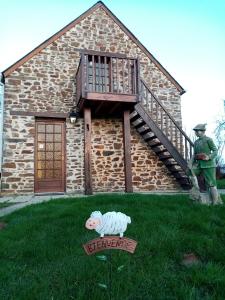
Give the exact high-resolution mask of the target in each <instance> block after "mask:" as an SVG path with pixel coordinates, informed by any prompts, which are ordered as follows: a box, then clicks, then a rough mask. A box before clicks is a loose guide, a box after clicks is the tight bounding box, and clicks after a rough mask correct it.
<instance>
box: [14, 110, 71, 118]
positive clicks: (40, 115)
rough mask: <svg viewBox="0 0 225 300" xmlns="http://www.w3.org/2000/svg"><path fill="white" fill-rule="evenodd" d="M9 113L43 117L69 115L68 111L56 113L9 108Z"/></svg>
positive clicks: (64, 116)
mask: <svg viewBox="0 0 225 300" xmlns="http://www.w3.org/2000/svg"><path fill="white" fill-rule="evenodd" d="M10 115H11V116H12V115H15V116H33V117H43V118H59V119H66V118H68V117H69V113H57V112H51V111H42V112H41V111H30V110H27V111H22V110H11V111H10Z"/></svg>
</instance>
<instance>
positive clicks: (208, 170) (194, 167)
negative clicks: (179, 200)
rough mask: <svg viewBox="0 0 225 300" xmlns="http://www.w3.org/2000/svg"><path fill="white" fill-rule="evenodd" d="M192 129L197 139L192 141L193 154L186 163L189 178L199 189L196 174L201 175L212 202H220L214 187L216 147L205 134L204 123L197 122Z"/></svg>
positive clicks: (195, 187)
mask: <svg viewBox="0 0 225 300" xmlns="http://www.w3.org/2000/svg"><path fill="white" fill-rule="evenodd" d="M193 130H194V131H195V135H196V136H197V137H198V139H197V140H196V141H195V143H194V155H193V156H192V158H191V159H190V161H189V163H188V167H189V170H190V171H189V175H190V179H191V181H192V184H193V186H194V189H197V190H198V191H199V187H198V180H197V177H196V176H199V175H203V177H204V179H205V182H206V185H207V188H208V190H209V196H210V198H211V201H212V204H213V205H216V204H222V201H221V199H220V196H219V194H218V191H217V187H216V161H215V160H216V156H217V148H216V146H215V144H214V142H213V140H212V139H211V138H210V137H207V136H206V135H205V131H206V124H198V125H197V126H195V128H193ZM199 195H200V192H199ZM200 201H201V199H200Z"/></svg>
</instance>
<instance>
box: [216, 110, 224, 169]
mask: <svg viewBox="0 0 225 300" xmlns="http://www.w3.org/2000/svg"><path fill="white" fill-rule="evenodd" d="M214 133H215V137H216V142H217V146H218V166H222V165H223V164H225V157H224V155H225V115H223V116H222V117H220V118H219V119H218V120H217V121H216V129H215V130H214Z"/></svg>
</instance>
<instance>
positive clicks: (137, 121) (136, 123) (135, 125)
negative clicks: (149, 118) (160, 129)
mask: <svg viewBox="0 0 225 300" xmlns="http://www.w3.org/2000/svg"><path fill="white" fill-rule="evenodd" d="M132 124H133V126H134V127H135V128H136V129H137V128H139V127H142V126H143V125H145V121H143V120H142V119H141V118H140V117H139V118H138V119H137V120H135V121H134V122H132Z"/></svg>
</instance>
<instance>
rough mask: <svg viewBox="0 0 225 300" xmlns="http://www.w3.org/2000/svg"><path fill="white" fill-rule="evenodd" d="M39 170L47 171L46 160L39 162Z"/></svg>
mask: <svg viewBox="0 0 225 300" xmlns="http://www.w3.org/2000/svg"><path fill="white" fill-rule="evenodd" d="M37 168H38V169H45V160H39V161H38V163H37Z"/></svg>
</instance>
